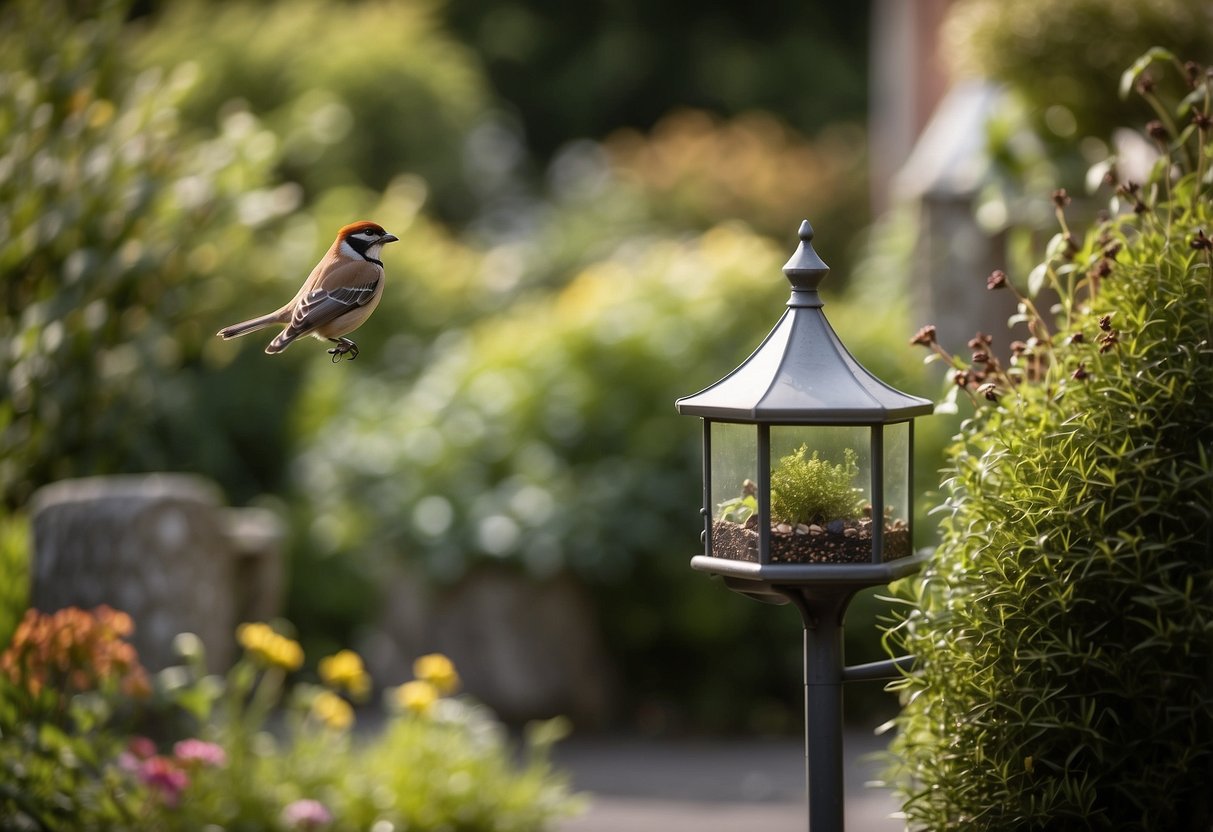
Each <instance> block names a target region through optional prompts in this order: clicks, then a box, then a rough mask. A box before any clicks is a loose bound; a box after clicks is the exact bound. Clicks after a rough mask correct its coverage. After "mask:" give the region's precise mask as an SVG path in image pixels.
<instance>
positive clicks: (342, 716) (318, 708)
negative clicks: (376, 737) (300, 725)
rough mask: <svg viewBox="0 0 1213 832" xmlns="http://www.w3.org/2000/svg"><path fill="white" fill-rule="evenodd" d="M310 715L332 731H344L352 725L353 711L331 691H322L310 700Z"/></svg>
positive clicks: (348, 704) (347, 703)
mask: <svg viewBox="0 0 1213 832" xmlns="http://www.w3.org/2000/svg"><path fill="white" fill-rule="evenodd" d="M312 715H313V716H315V717H316V718H317V719H319V720H320V721H321V722H323V723H324V725H325V726H326V727H328V728H331V729H333V730H334V731H344V730H345V729H346V728H349V727H350V726H351V725H353V724H354V709H353V708H351V707H350V703H349V702H346V701H345V700H344V699H342V698H341V697H340V696H338V695H337V694H335V693H333V692H332V691H331V690H322V691H320V693H318V694H316V698H315V699H313V700H312Z"/></svg>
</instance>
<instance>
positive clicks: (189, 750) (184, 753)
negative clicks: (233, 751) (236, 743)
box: [173, 739, 227, 768]
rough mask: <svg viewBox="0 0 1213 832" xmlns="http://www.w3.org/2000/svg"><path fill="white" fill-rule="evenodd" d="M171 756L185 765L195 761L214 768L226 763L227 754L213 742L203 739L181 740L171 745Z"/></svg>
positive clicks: (221, 766)
mask: <svg viewBox="0 0 1213 832" xmlns="http://www.w3.org/2000/svg"><path fill="white" fill-rule="evenodd" d="M173 756H174V757H176V758H177V760H178V761H179V762H182V763H185V764H186V765H190V764H193V763H196V764H198V765H203V766H211V767H214V768H223V767H224V766H225V765H227V754H226V753H225V752H224V750H223V749H222V748H220V747H219V746H218V745H216V744H215V743H213V742H206V741H205V740H197V739H188V740H182V741H181V742H179V743H177V744H176V745H174V746H173Z"/></svg>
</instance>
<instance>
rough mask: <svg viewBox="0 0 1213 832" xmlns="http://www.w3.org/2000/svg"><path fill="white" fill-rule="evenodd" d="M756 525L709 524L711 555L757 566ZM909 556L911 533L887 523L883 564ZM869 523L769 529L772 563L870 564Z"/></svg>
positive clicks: (900, 523) (781, 525) (752, 520)
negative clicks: (710, 530)
mask: <svg viewBox="0 0 1213 832" xmlns="http://www.w3.org/2000/svg"><path fill="white" fill-rule="evenodd" d="M757 526H758V523H757V518H756V517H751V518H750V521H749V522H747V523H746V524H745V525H742V524H740V523H733V522H731V521H729V520H717V521H715V522H714V523H713V524H712V555H713V556H715V557H718V558H729V559H730V560H747V561H753V562H754V563H757V562H758V528H757ZM909 554H910V529H909V527H908V526H907V525H906V523H905V521H904V520H893V521H892V522H886V523H885V527H884V557H883V559H882V560H883V561H890V560H897V559H898V558H904V557H906V556H907V555H909ZM871 562H872V521H871V520H869V519H867V518H863V519H858V520H834V521H831V522H829V523H827V524H825V525H824V526H818V525H806V524H804V523H801V524H798V525H795V526H792V525H790V524H788V523H777V524H775V525H773V526H771V563H871Z"/></svg>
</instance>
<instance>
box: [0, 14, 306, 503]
mask: <svg viewBox="0 0 1213 832" xmlns="http://www.w3.org/2000/svg"><path fill="white" fill-rule="evenodd" d="M85 5H88V4H85ZM100 5H101V9H100V10H99V11H97V12H96V13H95V14H93V15H81V19H77V17H76V16H75V14H74V12H75V11H77V10H76V9H75V7H74V6H73V10H72V11H69V10H68V9H67V8H66V4H65V3H62V2H50V3H39V2H32V1H31V0H21V2H16V3H10V4H6V5H5V6H4V7H3V9H2V10H0V17H2V20H0V55H2V56H3V57H2V58H0V158H2V159H3V163H0V293H2V297H3V302H2V303H0V499H2V500H3V502H4V503H5V504H6V505H8V506H10V507H11V506H19V505H22V504H23V503H24V502H25V500H26V499H27V498H28V497H29V495H30V493H31V492H32V491H33V489H35V488H37V487H38V486H39V485H42V484H44V483H46V482H49V481H52V480H55V479H60V478H63V477H69V476H80V475H87V474H95V473H109V472H115V471H130V470H148V469H155V468H159V467H177V468H189V469H192V470H195V471H198V472H200V473H208V474H212V475H215V476H218V477H219V478H220V479H221V480H222V481H223V482H224V484H225V485H226V486H229V487H231V488H232V490H233V491H234V492H236V493H237V494H238V495H239V497H241V498H242V497H246V496H247V495H248V492H249V491H252V492H253V493H256V491H257V490H258V489H257V487H256V486H255V485H253V486H250V485H249V480H256V479H257V478H258V476H259V475H260V474H261V473H262V472H261V471H260V469H261V468H262V467H263V466H264V467H269V468H272V463H267V461H266V457H267V456H268V455H269V454H268V453H267V449H269V448H273V447H275V445H276V444H277V443H281V442H282V441H283V439H282V437H281V435H280V434H281V430H280V429H279V427H278V424H277V423H278V422H279V421H280V420H281V418H282V414H283V413H284V412H286V410H287V409H288V408H289V406H290V399H291V396H292V388H293V384H294V382H293V381H292V379H291V378H290V377H289V376H285V375H284V374H282V373H277V374H268V373H265V374H261V375H258V374H257V368H256V367H231V368H230V370H231V371H230V372H226V373H225V372H223V371H222V370H220V368H218V367H215V366H214V365H213V364H211V363H209V362H208V361H206V360H204V358H203V356H202V352H203V347H204V345H208V344H209V343H210V341H211V340H212V339H213V338H214V335H213V333H214V331H215V329H216V328H217V327H218V326H219V325H220V324H221V323H223V322H226V321H227V320H230V319H233V318H234V317H235V316H236V314H237V312H235V311H234V310H236V309H239V311H240V313H242V314H244V315H247V314H248V312H249V309H250V307H252V306H253V305H254V304H255V305H256V306H260V304H261V303H265V304H266V305H267V306H268V305H269V304H270V303H271V301H269V300H265V297H266V295H265V294H264V290H265V289H266V288H267V287H271V288H276V287H274V286H273V281H271V280H270V279H269V275H270V274H271V272H272V270H273V268H274V264H273V263H271V262H268V261H269V258H265V257H261V256H254V255H253V254H252V253H251V252H253V251H259V252H260V251H263V250H264V249H265V248H267V247H269V248H272V247H273V246H272V243H273V240H274V239H275V235H274V234H273V232H272V231H271V227H272V220H274V219H275V218H276V217H277V216H278V215H280V214H281V213H282V212H284V211H287V210H290V209H292V208H293V207H294V206H295V205H296V203H297V198H298V197H297V194H296V193H295V191H294V190H292V189H290V188H285V189H283V188H270V187H268V184H267V176H268V169H269V168H270V167H272V166H273V164H274V161H275V159H276V157H277V152H278V143H277V141H276V140H275V139H274V138H273V136H271V135H270V134H268V133H267V132H266V131H265V130H264V129H262V128H261V127H260V125H259V124H258V123H257V121H256V120H255V119H253V118H251V117H250V116H249V115H248V114H247V113H243V112H237V111H233V112H231V113H229V114H228V116H227V117H226V118H225V119H224V120H223V122H222V123H221V124H220V125H219V128H218V133H217V134H208V135H205V136H190V135H187V134H186V133H185V132H184V130H183V128H182V126H181V124H180V122H179V119H178V117H177V110H176V104H177V102H178V101H179V100H180V98H181V97H182V95H184V93H185V90H186V89H187V88H188V86H189V84H190V83H191V79H190V78H189V76H188V74H180V73H179V74H174V75H171V76H166V75H164V74H163V73H160V72H158V71H149V72H146V73H144V74H141V75H138V76H136V75H135V74H134V73H133V72H132V71H131V70H130V69H129V67H128V66H127V65H126V63H125V61H124V60H123V58H122V55H123V51H124V49H125V46H126V42H125V38H124V30H123V28H122V22H123V19H124V14H125V4H123V3H106V4H100ZM221 278H222V279H221ZM229 316H231V317H230V318H229ZM212 389H222V390H225V391H228V392H230V391H232V390H240V391H247V392H249V394H250V398H251V397H256V398H257V399H259V401H258V411H259V413H260V414H261V418H259V419H249V418H248V415H247V411H244V410H239V412H237V408H235V407H233V406H232V404H231V400H232V398H235V397H232V396H226V397H219V396H211V395H206V394H207V393H210V392H211V390H212ZM241 404H245V405H251V401H246V402H242V403H241ZM275 434H278V436H275ZM245 440H248V441H247V444H246V442H245ZM274 473H275V472H273V471H272V470H271V471H267V472H265V476H264V478H263V479H262V482H263V483H264V482H266V481H272V480H273V478H274Z"/></svg>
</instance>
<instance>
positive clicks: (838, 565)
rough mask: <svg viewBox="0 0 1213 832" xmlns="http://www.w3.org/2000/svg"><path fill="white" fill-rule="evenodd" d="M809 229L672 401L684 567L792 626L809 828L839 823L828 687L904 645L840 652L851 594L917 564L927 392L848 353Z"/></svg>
mask: <svg viewBox="0 0 1213 832" xmlns="http://www.w3.org/2000/svg"><path fill="white" fill-rule="evenodd" d="M812 243H813V228H812V226H810V225H809V223H808V222H807V221H806V222H804V223H802V224H801V226H800V246H799V247H798V248H797V250H796V252H795V253H794V254H793V255H792V258H791V260H789V261H788V262H787V264H786V265H785V266H784V267H783V272H784V274H785V275H787V278H788V280H789V281H790V282H791V284H792V296H791V298H790V299H789V300H788V303H787V310H786V311H785V312H784V313H783V317H781V318H780V319H779V322H778V323H777V324H776V325H775V328H774V329H773V330H771V332H770V334H769V335H767V337H766V339H764V340H763V342H762V343H761V344H760V345H759V346H758V349H756V350H755V351H754V353H753V354H752V355H750V357H749V358H747V359H746V360H745V361H744V362H742V364H741V366H739V367H738V368H737V369H735V370H733V372H731V373H729V374H728V375H727V376H725V377H724V378H722V379H721V380H720V381H718V382H716V383H715V384H713V385H711V386H710V387H708V388H706V389H704V390H702V391H700V392H698V393H696V394H694V395H692V396H687V397H685V398H682V399H679V400H678V402H677V408H678V412H679V413H682V414H686V415H689V416H699V417H700V418H701V419H702V420H703V509H702V514H703V518H704V529H703V543H704V550H703V554H701V555H698V556H696V557H694V558H693V559H692V560H691V566H692V567H693V568H695V569H698V570H701V571H704V572H709V573H712V574H715V575H719V576H721V577H722V578H723V579H724V581H725V583H726V585H727V586H728V587H729V588H731V589H733V590H735V591H737V592H740V593H742V594H744V595H747V596H749V597H752V598H755V599H758V600H761V601H767V602H770V603H776V604H783V603H789V602H790V603H792V604H794V605H795V606H796V607H797V608H798V609H799V611H800V613H801V618H802V620H803V622H804V626H805V686H806V687H805V697H806V705H805V715H806V755H807V758H808V759H807V763H808V792H809V829H810V830H811V832H831V830H837V832H842V828H843V827H842V816H843V815H842V799H843V793H842V741H841V735H842V697H841V683H842V681H844V680H848V679H879V678H889V677H892V676H895V675H896V673H897V667H898V666H903V665H906V664H908V661H909V660H908V659H898V660H893V661H889V662H876V663H874V664H871V665H862V666H859V667H853V668H844V667H843V664H842V618H843V615H844V613H845V612H846V607H847V604H848V603H849V602H850V600H851V598H852V597H853V596H854V594H855V593H856V592H858V591H859V590H861V589H864V588H866V587H870V586H877V585H881V584H886V583H888V582H889V581H892V580H896V579H897V578H900V577H904V576H906V575H909V574H911V573H913V572H915V571H917V569H918V568H919V567H920V566H921V565H922V562H923V559H924V558H923V556H915V554H914V552H913V548H912V543H911V541H912V536H911V532H912V528H911V527H912V523H913V500H912V495H911V487H912V486H911V484H912V482H913V444H914V421H913V420H914V417H915V416H921V415H924V414H927V413H930V412H931V411H932V410H933V406H932V404H931V402H930V401H928V400H926V399H922V398H918V397H916V396H910V395H908V394H906V393H902V392H901V391H899V390H895V389H894V388H892V387H890V386H889V385H887V384H885V383H884V382H882V381H881V380H880V379H878V378H876V377H875V376H873V375H872V374H871V373H869V372H868V371H867V370H865V369H864V368H863V367H862V366H861V365H860V364H859V362H858V361H856V360H855V358H854V357H852V356H851V354H850V353H849V352H847V350H846V348H845V347H844V346H843V345H842V342H841V341H840V340H839V339H838V336H837V335H836V334H835V333H834V330H833V329H832V328H831V327H830V324H829V322H828V321H827V320H826V318H825V315H824V314H823V313H822V305H823V304H822V300H821V297H820V296H819V295H818V293H817V288H818V286H819V285H820V284H821V281H822V280H823V279H824V278H825V276H826V275H827V274H828V273H829V271H830V269H829V267H828V266H827V265H826V264H825V263H824V262H823V261H822V259H821V258H820V257H819V256H818V255H817V252H816V251H814V250H813V244H812Z"/></svg>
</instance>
